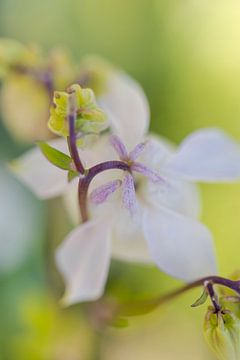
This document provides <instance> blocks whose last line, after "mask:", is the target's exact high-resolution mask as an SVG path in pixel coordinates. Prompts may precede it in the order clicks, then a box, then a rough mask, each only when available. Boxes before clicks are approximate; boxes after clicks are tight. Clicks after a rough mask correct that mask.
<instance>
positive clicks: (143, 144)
mask: <svg viewBox="0 0 240 360" xmlns="http://www.w3.org/2000/svg"><path fill="white" fill-rule="evenodd" d="M146 145H147V142H146V141H145V142H141V143H139V144H137V145H136V146H135V148H134V149H133V150H132V151H131V152H130V153H129V159H131V160H132V161H134V160H136V159H137V158H138V157H139V156H140V155H141V154H142V152H143V151H144V150H145V148H146Z"/></svg>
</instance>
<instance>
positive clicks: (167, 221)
mask: <svg viewBox="0 0 240 360" xmlns="http://www.w3.org/2000/svg"><path fill="white" fill-rule="evenodd" d="M144 234H145V238H146V240H147V242H148V245H149V249H150V252H151V255H152V257H153V259H154V261H155V262H156V264H157V266H158V267H159V268H160V269H162V270H163V271H165V272H166V273H168V274H170V275H171V276H173V277H176V278H179V279H183V280H185V281H192V280H195V279H197V278H201V277H203V276H208V275H214V274H215V273H216V261H215V256H214V247H213V241H212V236H211V233H210V232H209V230H208V229H207V228H206V227H205V226H204V225H202V224H201V223H199V222H197V221H196V220H193V219H191V218H189V217H186V216H183V215H180V214H178V213H175V212H173V211H170V210H167V209H165V208H162V209H157V210H156V209H154V208H151V209H148V210H147V211H146V213H145V215H144Z"/></svg>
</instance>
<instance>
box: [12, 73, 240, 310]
mask: <svg viewBox="0 0 240 360" xmlns="http://www.w3.org/2000/svg"><path fill="white" fill-rule="evenodd" d="M117 84H118V85H119V86H118V85H117ZM114 86H115V88H114ZM119 89H122V92H120V90H119ZM110 94H111V92H109V97H106V98H105V99H103V101H102V104H103V103H104V101H105V105H106V104H107V105H106V108H108V109H109V110H110V112H109V114H110V116H109V117H110V121H111V123H110V124H111V129H112V131H114V133H115V134H117V135H119V136H120V137H121V138H122V139H123V140H124V143H125V144H126V146H127V147H128V148H129V149H131V148H133V147H134V146H135V145H136V144H139V145H137V146H136V147H135V148H134V150H133V151H132V152H130V153H128V151H127V150H126V149H125V146H124V145H123V144H122V142H121V141H119V140H118V138H116V137H112V138H111V139H112V141H111V142H112V145H113V146H114V148H115V150H117V153H118V154H119V155H120V161H118V160H116V161H115V162H114V161H113V162H114V164H119V163H120V164H121V166H120V167H117V166H116V169H115V170H111V171H110V169H112V167H111V166H110V165H111V164H110V163H111V161H112V160H113V159H114V158H115V153H114V151H113V149H112V146H110V145H109V141H108V136H107V135H104V136H101V138H100V139H99V140H98V141H97V142H96V143H95V144H94V145H92V147H91V149H85V150H79V154H80V158H81V159H83V160H84V161H85V163H86V166H85V168H86V169H89V168H92V167H93V166H94V165H96V166H97V168H98V169H101V171H103V170H107V169H106V168H105V169H104V166H103V165H102V164H100V163H102V162H104V161H108V162H109V163H108V165H109V167H108V171H104V172H102V173H101V174H98V176H96V177H94V180H93V181H92V182H91V188H90V191H91V190H92V191H93V192H92V193H91V195H90V199H91V200H92V202H93V204H92V205H91V209H90V218H89V219H88V221H86V222H84V223H83V224H81V225H79V226H77V227H76V228H75V229H74V230H73V231H72V232H71V233H70V234H69V235H68V236H67V238H66V239H65V241H64V242H63V244H62V245H61V246H60V247H59V249H58V250H57V255H56V259H57V264H58V267H59V269H60V271H61V272H62V274H63V276H64V278H65V282H66V294H65V297H64V302H65V304H70V303H74V302H78V301H84V300H94V299H97V298H98V297H100V296H101V294H102V293H103V290H104V285H105V282H106V279H107V275H108V269H109V263H110V258H111V255H112V256H114V257H118V258H120V259H122V260H129V261H140V262H154V263H156V264H157V265H158V266H159V268H160V269H162V270H163V271H165V272H167V273H168V274H170V275H172V276H174V277H177V278H180V279H183V280H186V281H191V280H194V279H196V278H199V277H201V276H206V275H210V274H214V273H215V272H216V264H215V257H214V249H213V244H212V236H211V234H210V233H209V231H208V229H207V228H206V227H205V226H204V225H202V224H201V223H200V222H198V221H197V218H198V216H199V198H198V193H197V189H196V187H195V185H194V184H193V182H194V181H204V182H213V181H236V180H239V179H240V147H239V145H238V144H237V143H235V142H234V140H233V139H232V138H230V137H229V136H227V135H226V134H225V133H224V132H222V131H219V130H217V129H204V130H199V131H196V132H195V133H193V134H192V135H190V136H189V137H187V138H186V139H185V140H184V141H183V143H182V144H181V145H180V147H179V149H178V150H175V149H174V147H173V146H172V145H170V144H169V143H168V142H167V141H165V140H162V139H160V138H158V137H153V136H150V137H149V144H148V145H147V146H145V145H144V143H145V141H146V140H148V138H145V137H146V136H145V134H146V129H147V125H148V106H147V103H146V99H145V97H144V95H143V93H142V90H141V89H140V88H139V87H138V86H137V85H135V83H134V82H132V80H130V81H129V80H128V79H127V78H126V77H125V76H123V77H122V76H120V77H119V78H115V82H113V92H112V95H110ZM64 146H65V145H63V143H62V140H60V141H57V142H56V141H55V143H54V147H58V148H59V149H60V150H62V151H64V152H66V151H65V150H64V149H63V147H64ZM143 149H144V151H143ZM67 162H68V160H67ZM16 166H17V167H18V170H19V172H18V175H19V177H20V178H21V179H22V180H23V181H24V182H25V183H27V184H28V185H29V186H30V187H31V188H32V190H34V191H35V192H36V193H37V194H38V195H39V196H41V197H44V198H48V197H52V196H56V195H59V194H62V193H65V198H66V203H67V206H68V207H69V208H70V209H71V212H72V213H75V211H73V210H74V209H75V208H77V206H76V202H77V187H76V184H75V180H73V182H72V185H70V186H69V185H68V183H67V179H66V174H64V172H62V171H61V170H60V169H57V168H54V167H53V166H52V165H51V164H49V163H48V162H47V161H46V160H45V159H44V158H43V157H42V155H41V154H40V153H39V151H37V150H33V151H32V152H30V153H28V154H27V155H25V156H24V157H23V158H22V159H21V161H20V162H18V164H17V165H16ZM89 171H90V170H89ZM86 173H88V171H86ZM81 176H83V175H81ZM149 178H150V180H152V181H149ZM153 180H154V181H153ZM113 193H114V194H113ZM66 194H67V195H66ZM72 194H73V195H74V196H73V199H74V202H72V201H70V200H71V198H72ZM80 195H81V192H80ZM110 195H111V196H110ZM121 199H122V200H121ZM102 202H104V205H101V206H99V203H102ZM126 207H127V209H130V210H131V213H132V215H130V214H129V211H127V210H126ZM85 220H86V219H85Z"/></svg>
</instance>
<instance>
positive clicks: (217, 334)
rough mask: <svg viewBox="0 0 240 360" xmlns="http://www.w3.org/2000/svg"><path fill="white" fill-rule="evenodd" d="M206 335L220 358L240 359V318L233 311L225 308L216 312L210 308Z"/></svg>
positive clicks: (221, 359) (223, 359) (205, 324)
mask: <svg viewBox="0 0 240 360" xmlns="http://www.w3.org/2000/svg"><path fill="white" fill-rule="evenodd" d="M204 335H205V338H206V341H207V342H208V344H209V346H210V347H211V349H212V350H213V351H214V352H215V354H216V355H217V357H218V359H219V360H239V359H240V320H239V319H238V318H237V317H236V316H235V315H234V314H233V313H231V312H230V311H228V310H226V311H224V310H223V311H222V312H219V313H217V314H216V313H214V310H213V308H209V310H208V312H207V314H206V317H205V322H204Z"/></svg>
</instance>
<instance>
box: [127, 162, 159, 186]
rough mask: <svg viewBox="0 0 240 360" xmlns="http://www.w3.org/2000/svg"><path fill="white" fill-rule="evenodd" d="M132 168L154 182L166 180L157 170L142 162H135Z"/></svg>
mask: <svg viewBox="0 0 240 360" xmlns="http://www.w3.org/2000/svg"><path fill="white" fill-rule="evenodd" d="M131 169H132V170H133V171H136V172H138V173H140V174H142V175H144V176H146V177H147V178H148V179H149V180H151V181H152V182H153V183H157V182H160V181H165V180H164V179H163V178H162V177H161V176H160V175H159V174H158V173H156V172H155V171H153V170H151V169H149V167H147V166H145V165H143V164H140V163H138V162H135V163H134V164H132V166H131Z"/></svg>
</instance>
